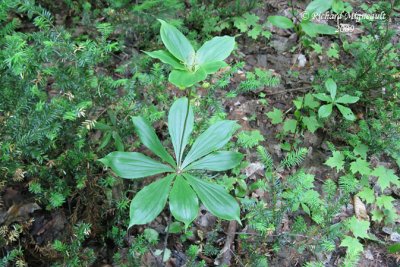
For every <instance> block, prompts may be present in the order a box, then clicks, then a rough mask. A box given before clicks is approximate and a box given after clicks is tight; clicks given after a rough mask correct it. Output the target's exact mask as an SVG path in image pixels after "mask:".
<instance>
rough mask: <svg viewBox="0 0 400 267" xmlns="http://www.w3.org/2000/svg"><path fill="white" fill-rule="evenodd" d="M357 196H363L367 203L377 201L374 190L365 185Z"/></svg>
mask: <svg viewBox="0 0 400 267" xmlns="http://www.w3.org/2000/svg"><path fill="white" fill-rule="evenodd" d="M357 196H359V197H360V198H362V199H363V200H364V201H365V202H366V203H367V204H372V203H374V202H375V193H374V190H373V189H371V188H369V187H364V188H363V190H361V191H360V192H359V193H358V194H357Z"/></svg>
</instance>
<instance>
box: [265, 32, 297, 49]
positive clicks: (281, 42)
mask: <svg viewBox="0 0 400 267" xmlns="http://www.w3.org/2000/svg"><path fill="white" fill-rule="evenodd" d="M293 44H294V43H293V39H290V38H287V37H282V36H279V35H276V34H275V35H273V36H272V38H271V41H270V42H269V45H270V46H271V47H272V48H273V49H275V50H276V51H277V52H278V53H282V52H286V51H289V50H290V48H291V47H292V46H293Z"/></svg>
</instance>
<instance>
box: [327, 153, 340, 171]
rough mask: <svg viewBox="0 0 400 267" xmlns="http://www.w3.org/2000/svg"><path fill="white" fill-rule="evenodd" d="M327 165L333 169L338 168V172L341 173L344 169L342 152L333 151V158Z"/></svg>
mask: <svg viewBox="0 0 400 267" xmlns="http://www.w3.org/2000/svg"><path fill="white" fill-rule="evenodd" d="M325 164H326V165H328V166H329V167H331V168H336V171H340V170H342V169H343V167H344V155H343V154H342V153H341V152H340V151H333V153H332V157H330V158H329V159H328V160H327V161H326V162H325Z"/></svg>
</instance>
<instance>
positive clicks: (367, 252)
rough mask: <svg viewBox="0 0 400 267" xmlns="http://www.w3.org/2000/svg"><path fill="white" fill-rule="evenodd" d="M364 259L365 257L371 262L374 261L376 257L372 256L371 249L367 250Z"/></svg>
mask: <svg viewBox="0 0 400 267" xmlns="http://www.w3.org/2000/svg"><path fill="white" fill-rule="evenodd" d="M364 257H365V258H366V259H367V260H370V261H373V260H374V255H372V252H371V250H369V249H366V250H365V251H364Z"/></svg>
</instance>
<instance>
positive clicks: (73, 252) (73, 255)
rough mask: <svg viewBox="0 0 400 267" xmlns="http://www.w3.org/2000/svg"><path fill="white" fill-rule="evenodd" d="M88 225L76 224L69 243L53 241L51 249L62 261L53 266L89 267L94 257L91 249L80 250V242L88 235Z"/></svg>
mask: <svg viewBox="0 0 400 267" xmlns="http://www.w3.org/2000/svg"><path fill="white" fill-rule="evenodd" d="M90 227H91V225H90V224H87V223H78V224H77V225H76V226H74V229H73V233H74V237H73V238H72V240H71V243H64V242H61V241H60V240H55V241H54V243H53V249H54V250H56V251H57V252H59V253H60V254H61V255H62V257H63V260H62V261H61V262H60V263H59V264H55V265H53V266H71V267H75V266H76V267H78V266H89V265H91V264H93V263H94V261H95V259H96V257H95V254H94V251H93V249H90V248H82V242H83V241H84V240H85V239H86V238H87V237H88V236H89V235H90Z"/></svg>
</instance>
